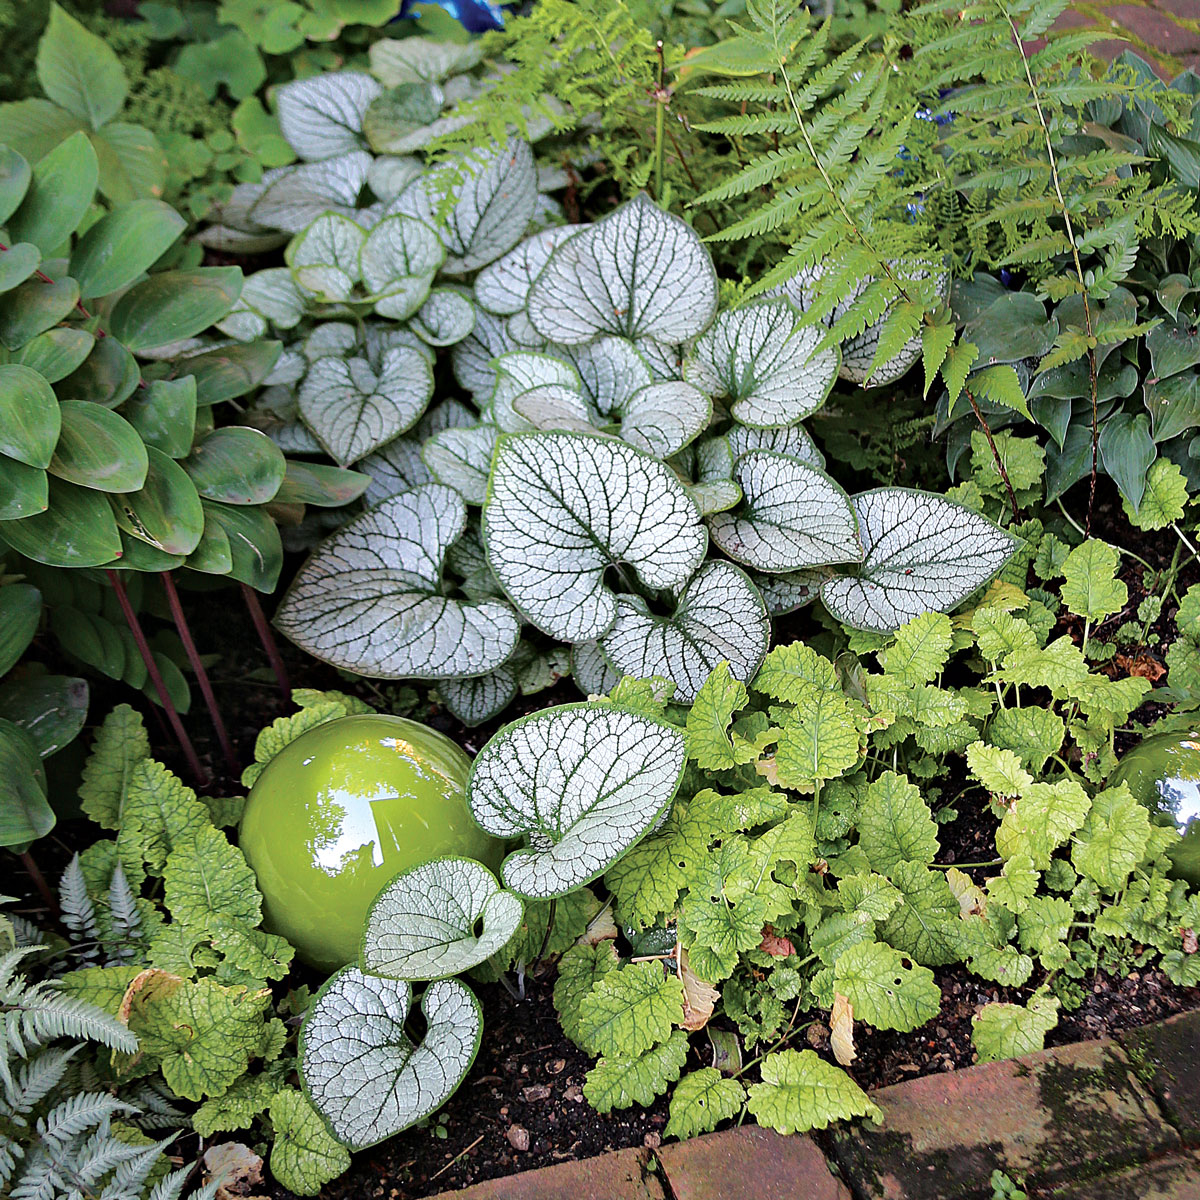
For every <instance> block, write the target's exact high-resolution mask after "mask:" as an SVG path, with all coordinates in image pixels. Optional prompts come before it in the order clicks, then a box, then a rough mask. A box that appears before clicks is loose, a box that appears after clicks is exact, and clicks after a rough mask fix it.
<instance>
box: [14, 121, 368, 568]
mask: <svg viewBox="0 0 1200 1200" xmlns="http://www.w3.org/2000/svg"><path fill="white" fill-rule="evenodd" d="M100 180H101V160H100V158H99V157H98V156H97V152H96V150H95V148H94V146H93V144H92V142H91V141H90V140H89V139H88V137H87V136H86V135H85V134H84V133H83V132H76V133H73V134H71V136H69V137H67V138H65V139H64V140H62V141H61V142H59V144H58V145H56V146H55V147H54V148H53V149H51V150H49V151H48V152H47V153H45V154H44V155H43V156H42V157H40V158H37V159H35V160H33V161H32V162H31V161H29V160H27V159H26V158H25V157H24V156H23V155H22V154H20V153H18V152H17V151H15V150H13V149H11V148H9V147H0V227H2V231H3V236H0V247H3V248H2V249H0V539H2V540H3V541H4V542H5V543H7V544H8V545H9V546H11V547H12V549H14V550H15V551H17V552H18V553H20V554H22V555H24V556H25V557H27V558H29V559H33V560H34V561H36V562H39V563H43V564H47V565H49V566H53V567H72V568H80V567H83V568H89V567H109V568H116V569H132V570H153V571H161V570H170V569H172V568H174V567H178V566H183V565H186V566H189V567H191V568H193V569H195V570H198V571H201V572H204V573H206V574H216V575H228V576H231V577H233V578H237V579H239V580H241V581H243V582H245V583H248V584H250V585H251V586H254V587H257V588H259V589H261V590H264V591H269V590H270V589H271V588H272V587H273V586H274V584H275V580H276V578H277V576H278V572H279V567H280V563H281V557H282V551H281V548H280V544H279V537H278V534H277V531H276V529H275V525H274V522H273V520H272V518H271V517H270V515H268V513H267V510H266V507H265V505H266V504H267V503H268V502H271V501H288V502H291V503H295V504H303V503H316V504H329V503H335V504H340V503H344V502H345V500H346V499H347V498H350V497H352V496H354V495H356V494H357V492H356V491H355V489H354V481H353V479H351V480H350V482H349V483H347V481H346V479H345V478H344V477H343V476H342V475H341V474H340V473H339V472H337V471H331V470H329V469H328V468H320V467H315V468H314V467H300V466H298V467H296V468H295V469H293V470H292V471H291V472H289V471H288V467H287V464H286V462H285V460H284V458H283V455H282V454H281V452H280V451H279V449H278V448H277V447H276V446H275V445H274V444H273V443H272V442H271V441H270V439H269V438H267V437H265V436H264V435H263V434H262V433H261V432H260V431H258V430H255V429H252V428H249V427H245V426H229V427H222V428H217V427H216V425H215V421H214V407H215V406H216V405H217V404H219V403H221V402H223V401H227V400H231V399H234V398H236V397H238V396H241V395H243V394H245V393H246V392H248V391H250V390H251V389H252V388H254V387H255V386H256V384H257V383H259V382H260V381H261V379H262V378H263V377H264V376H265V375H266V373H267V372H268V371H269V370H270V368H271V366H272V364H273V363H274V362H275V360H276V358H277V357H278V354H279V347H278V345H276V344H272V343H269V342H260V341H254V342H249V343H247V344H244V345H243V344H233V345H230V343H229V342H228V340H224V341H217V340H208V341H197V340H196V338H197V335H202V334H203V333H204V332H205V331H206V330H208V329H209V328H210V327H211V326H212V325H213V323H214V322H216V321H219V320H221V319H222V318H224V317H225V316H226V315H227V314H228V313H229V312H230V310H231V309H232V307H233V305H234V304H235V302H236V301H237V299H238V297H239V295H240V293H241V290H242V274H241V270H240V269H239V268H236V267H211V268H205V267H199V268H190V267H187V266H186V258H185V256H184V250H183V248H182V246H181V245H180V244H179V242H178V238H179V235H180V233H181V231H182V229H183V227H184V221H183V219H182V217H180V216H179V215H178V214H177V213H176V212H175V211H174V210H173V209H171V208H170V207H169V206H168V205H166V204H164V203H162V202H161V201H159V200H155V199H151V198H145V199H137V200H130V201H110V202H109V203H108V204H107V205H105V204H102V203H101V202H100V197H99V196H98V194H97V188H98V184H99V181H100ZM147 272H150V273H149V274H147ZM363 483H364V484H365V481H363ZM360 486H361V485H360Z"/></svg>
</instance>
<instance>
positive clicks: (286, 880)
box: [239, 715, 503, 971]
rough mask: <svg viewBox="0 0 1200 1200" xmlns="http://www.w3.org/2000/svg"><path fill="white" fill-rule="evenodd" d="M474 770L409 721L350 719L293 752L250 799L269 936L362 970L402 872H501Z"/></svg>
mask: <svg viewBox="0 0 1200 1200" xmlns="http://www.w3.org/2000/svg"><path fill="white" fill-rule="evenodd" d="M470 765H471V764H470V760H469V759H468V758H467V756H466V754H464V753H463V751H462V750H461V749H460V748H459V747H458V746H456V745H455V744H454V743H453V742H452V741H451V740H450V739H449V738H448V737H446V736H445V735H443V734H441V733H438V732H437V731H436V730H434V729H430V728H428V727H427V726H425V725H421V724H418V723H417V722H416V721H409V720H406V719H405V718H403V717H389V716H368V715H362V716H351V717H341V718H339V719H338V720H336V721H329V722H328V723H326V724H324V725H318V726H317V727H316V728H315V729H310V730H309V731H308V732H307V733H304V734H302V735H301V736H300V737H298V738H297V739H296V740H295V741H294V742H292V743H290V744H289V745H287V746H285V747H284V748H283V749H282V750H281V751H280V752H279V753H278V754H277V755H276V756H275V757H274V758H273V759H271V761H270V762H269V763H268V764H267V766H266V769H265V770H264V771H263V773H262V774H261V775H260V776H259V777H258V780H257V781H256V782H255V784H254V787H253V788H251V789H250V795H249V797H248V799H247V801H246V810H245V813H244V815H243V816H242V821H241V826H240V833H239V844H240V845H241V848H242V850H243V852H244V853H245V855H246V859H247V861H248V862H249V863H250V866H251V867H252V868H253V870H254V873H255V875H256V876H257V877H258V886H259V888H260V889H261V891H262V894H263V899H264V901H265V904H264V918H265V919H264V924H265V926H266V928H268V929H269V930H270V931H271V932H272V933H278V934H281V935H282V936H283V937H285V938H287V939H288V941H289V942H291V943H292V944H293V945H294V946H295V947H296V951H297V953H298V954H299V956H300V957H301V958H302V959H303V960H304V961H305V962H308V963H310V964H311V965H312V966H314V967H319V968H320V969H322V970H326V971H333V970H336V969H337V968H338V967H341V966H344V965H345V964H346V963H348V962H353V961H355V960H357V958H358V950H359V944H360V942H361V940H362V932H363V923H364V922H365V920H366V917H367V912H368V910H369V909H370V907H371V902H372V901H373V900H374V899H375V897H376V896H377V895H378V894H379V892H380V891H381V890H382V889H383V887H384V885H385V884H387V883H388V882H390V881H391V880H392V879H393V878H394V877H395V876H396V875H398V874H399V873H400V872H401V871H405V870H407V869H408V868H409V867H414V866H417V865H418V864H419V863H423V862H426V861H428V860H429V859H431V858H437V857H439V856H441V855H446V854H456V855H461V856H463V857H466V858H475V859H478V860H479V861H481V862H483V863H485V864H486V865H487V866H488V867H490V868H491V869H492V870H495V869H496V868H497V867H498V866H499V862H500V857H501V853H502V850H503V846H502V843H500V842H498V841H496V839H494V838H492V837H489V836H488V835H487V834H486V833H484V832H483V831H482V830H481V829H479V827H478V826H477V825H476V824H475V822H474V821H473V820H472V819H471V815H470V812H469V810H468V808H467V800H466V784H467V774H468V772H469V770H470Z"/></svg>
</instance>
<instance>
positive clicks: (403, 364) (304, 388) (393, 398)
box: [298, 346, 433, 466]
mask: <svg viewBox="0 0 1200 1200" xmlns="http://www.w3.org/2000/svg"><path fill="white" fill-rule="evenodd" d="M432 396H433V371H432V370H431V369H430V366H429V362H428V360H427V359H426V358H425V356H424V355H423V354H421V352H420V351H418V350H414V349H412V348H411V347H409V346H392V347H391V348H390V349H388V350H385V351H384V352H383V354H382V355H381V357H380V359H379V365H378V368H376V367H375V366H372V364H371V362H370V361H369V360H368V359H366V358H360V357H358V356H355V357H354V358H333V357H330V358H319V359H317V360H316V362H314V363H313V364H312V366H311V367H309V369H308V374H307V375H305V377H304V382H303V383H302V384H301V385H300V389H299V393H298V403H299V407H300V415H301V416H302V417H303V418H304V423H305V424H306V425H307V426H308V427H309V428H310V429H311V430H312V431H313V433H315V434H316V436H317V438H318V440H319V441H320V442H321V444H322V445H323V446H324V447H325V449H326V450H328V452H329V454H330V457H332V458H333V459H334V460H335V461H337V462H338V463H340V464H341V465H342V466H348V465H349V464H350V463H354V462H357V461H358V460H359V459H360V458H364V457H366V455H368V454H370V453H371V451H373V450H378V449H379V447H380V446H383V445H385V444H386V443H387V442H390V441H391V440H392V438H394V437H397V436H398V435H400V434H402V433H403V432H404V431H405V430H406V429H409V428H411V427H412V426H413V425H415V424H416V422H417V421H418V420H419V419H420V416H421V414H422V413H423V412H424V411H425V407H426V405H427V404H428V403H429V400H430V398H431V397H432Z"/></svg>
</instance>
